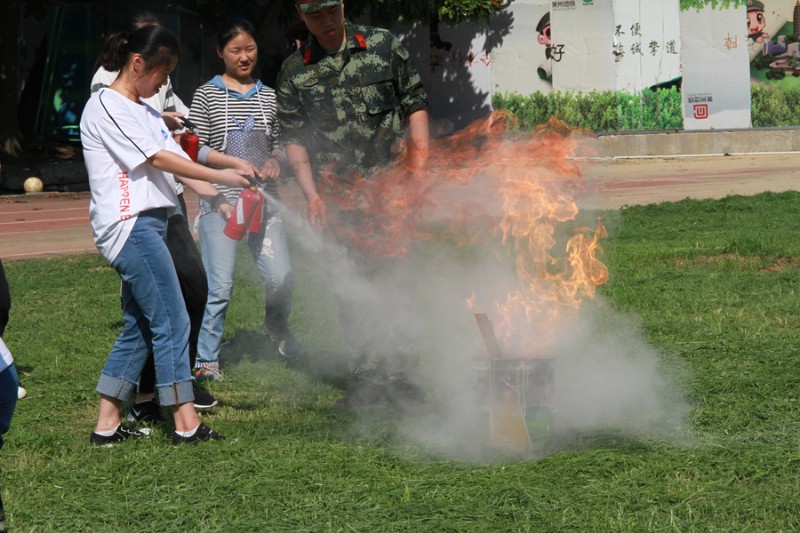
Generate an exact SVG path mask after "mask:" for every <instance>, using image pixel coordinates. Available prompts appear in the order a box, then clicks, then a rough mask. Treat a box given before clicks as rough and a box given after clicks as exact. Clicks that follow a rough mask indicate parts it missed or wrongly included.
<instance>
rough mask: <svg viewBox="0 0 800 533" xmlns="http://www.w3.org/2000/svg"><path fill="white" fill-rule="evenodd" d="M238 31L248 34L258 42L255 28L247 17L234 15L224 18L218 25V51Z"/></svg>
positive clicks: (222, 48)
mask: <svg viewBox="0 0 800 533" xmlns="http://www.w3.org/2000/svg"><path fill="white" fill-rule="evenodd" d="M240 33H247V34H249V35H250V37H252V38H253V40H254V41H256V43H258V39H257V38H256V29H255V28H254V27H253V25H252V24H250V22H249V21H248V20H247V19H244V18H242V17H234V18H230V19H228V20H226V21H225V22H223V23H222V26H220V28H219V31H218V32H217V49H218V50H220V51H222V50H224V49H225V45H226V44H228V42H229V41H230V40H231V39H233V38H234V37H236V36H237V35H239V34H240Z"/></svg>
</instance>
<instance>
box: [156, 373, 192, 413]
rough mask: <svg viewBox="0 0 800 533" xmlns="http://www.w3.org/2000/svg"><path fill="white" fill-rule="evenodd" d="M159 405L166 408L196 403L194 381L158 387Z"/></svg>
mask: <svg viewBox="0 0 800 533" xmlns="http://www.w3.org/2000/svg"><path fill="white" fill-rule="evenodd" d="M156 393H157V394H158V403H159V404H160V405H162V406H164V407H167V406H170V405H180V404H182V403H187V402H192V401H194V390H193V389H192V380H191V379H188V380H186V381H176V382H175V383H170V384H169V385H156Z"/></svg>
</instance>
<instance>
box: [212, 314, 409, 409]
mask: <svg viewBox="0 0 800 533" xmlns="http://www.w3.org/2000/svg"><path fill="white" fill-rule="evenodd" d="M220 359H221V360H222V361H224V363H225V364H226V365H237V364H240V363H242V362H243V361H246V360H250V361H277V362H280V363H282V364H284V365H286V367H287V368H289V369H291V370H294V371H296V372H299V373H302V374H303V375H305V376H306V377H308V378H309V379H311V380H314V381H318V382H320V383H324V384H326V385H330V386H332V387H335V388H337V389H339V390H342V391H344V393H345V395H346V396H345V398H344V399H343V400H341V401H340V402H339V403H338V404H337V407H362V406H366V405H389V406H392V407H394V408H396V409H398V410H405V409H407V408H408V407H409V404H412V405H414V404H418V403H419V402H421V401H422V400H423V397H424V394H423V392H422V389H421V388H420V387H419V386H418V385H416V384H415V383H414V382H413V381H412V380H411V379H409V377H408V376H409V375H412V372H411V370H410V369H408V368H405V369H403V371H397V370H396V369H395V370H393V371H389V370H388V369H387V366H388V365H386V364H382V362H381V361H379V362H378V363H377V364H376V365H374V368H371V369H369V370H368V371H363V370H362V369H360V368H359V365H360V363H361V361H362V359H363V358H361V357H359V356H357V354H355V353H352V352H347V351H334V350H307V351H304V353H303V354H302V355H300V356H298V357H292V358H286V357H283V356H281V355H280V354H279V353H278V350H277V347H276V345H275V343H273V342H272V341H270V340H269V339H268V338H267V337H266V336H265V335H264V334H261V333H256V332H254V331H253V330H247V329H239V330H236V331H235V332H234V333H233V335H231V336H230V337H229V338H228V339H227V340H226V342H225V343H224V344H223V346H222V348H221V350H220ZM237 407H240V408H246V407H247V406H245V405H239V406H237Z"/></svg>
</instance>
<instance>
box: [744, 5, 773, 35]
mask: <svg viewBox="0 0 800 533" xmlns="http://www.w3.org/2000/svg"><path fill="white" fill-rule="evenodd" d="M766 25H767V22H766V19H765V18H764V3H763V2H759V1H758V0H747V38H748V39H750V40H751V41H753V42H756V43H763V42H764V41H766V40H767V39H769V34H767V32H765V31H764V27H765V26H766Z"/></svg>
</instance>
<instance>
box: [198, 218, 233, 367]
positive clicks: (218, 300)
mask: <svg viewBox="0 0 800 533" xmlns="http://www.w3.org/2000/svg"><path fill="white" fill-rule="evenodd" d="M199 229H200V252H201V257H202V258H203V266H204V267H205V270H206V275H207V279H208V300H207V302H206V306H205V311H204V313H203V322H202V326H201V328H200V334H199V336H198V339H197V360H196V361H195V368H200V367H201V366H202V365H203V364H205V363H216V364H219V350H220V345H221V344H222V332H223V329H224V326H225V315H226V313H227V311H228V304H229V302H230V299H231V295H232V294H233V274H234V270H235V268H236V245H237V241H235V240H233V239H231V238H229V237H227V236H226V235H225V234H224V233H223V230H224V229H225V221H224V220H222V218H221V217H220V216H219V215H217V214H216V213H215V212H213V211H209V212H205V213H203V214H201V215H200V222H199Z"/></svg>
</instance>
